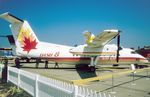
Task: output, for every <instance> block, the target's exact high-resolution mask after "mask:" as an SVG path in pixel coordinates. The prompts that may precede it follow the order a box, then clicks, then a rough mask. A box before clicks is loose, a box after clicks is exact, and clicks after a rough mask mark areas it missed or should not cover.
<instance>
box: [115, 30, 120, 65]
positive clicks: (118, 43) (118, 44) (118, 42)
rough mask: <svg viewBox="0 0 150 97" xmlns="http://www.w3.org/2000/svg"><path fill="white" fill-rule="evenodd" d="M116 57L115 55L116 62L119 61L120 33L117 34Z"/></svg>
mask: <svg viewBox="0 0 150 97" xmlns="http://www.w3.org/2000/svg"><path fill="white" fill-rule="evenodd" d="M117 48H118V49H117V57H116V61H117V63H118V62H119V50H120V33H119V34H118V37H117Z"/></svg>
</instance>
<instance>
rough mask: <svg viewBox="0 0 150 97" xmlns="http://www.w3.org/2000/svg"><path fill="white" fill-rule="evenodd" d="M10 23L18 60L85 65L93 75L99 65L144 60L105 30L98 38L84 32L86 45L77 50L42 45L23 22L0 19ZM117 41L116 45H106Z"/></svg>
mask: <svg viewBox="0 0 150 97" xmlns="http://www.w3.org/2000/svg"><path fill="white" fill-rule="evenodd" d="M0 18H2V19H4V20H6V21H8V22H9V23H10V28H11V31H12V34H13V37H14V39H15V45H16V49H15V50H16V55H17V56H20V57H29V58H40V59H44V60H48V61H53V62H55V63H65V64H87V66H88V69H89V70H90V71H92V72H94V71H95V66H96V65H100V64H138V63H141V62H142V63H143V62H147V60H146V59H145V58H144V57H143V56H141V55H139V54H137V53H136V52H135V51H134V50H132V49H129V48H123V47H121V46H120V31H119V30H104V31H103V32H102V33H99V34H98V35H97V36H94V35H93V34H92V33H91V32H88V31H86V32H84V37H85V39H86V40H85V44H84V45H79V46H77V47H73V46H65V45H58V44H52V43H46V42H41V41H39V39H38V38H37V37H36V35H35V33H34V32H33V30H32V29H31V27H30V25H29V23H28V22H27V21H26V20H22V19H19V18H17V17H15V16H13V15H11V14H10V13H4V14H1V15H0ZM116 37H117V45H114V44H108V43H109V42H110V41H111V40H113V39H114V38H116Z"/></svg>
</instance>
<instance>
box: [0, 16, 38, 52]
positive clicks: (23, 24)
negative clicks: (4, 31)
mask: <svg viewBox="0 0 150 97" xmlns="http://www.w3.org/2000/svg"><path fill="white" fill-rule="evenodd" d="M0 18H2V19H4V20H6V21H8V22H10V23H11V25H10V28H11V31H12V34H13V37H14V39H15V43H16V49H18V50H19V51H20V50H22V51H26V52H27V53H29V52H30V50H32V49H36V45H37V44H38V42H39V40H38V38H37V37H36V35H35V33H34V32H33V30H32V29H31V27H30V25H29V23H28V22H27V21H23V20H21V19H19V18H17V17H15V16H13V15H11V14H10V13H4V14H2V15H0Z"/></svg>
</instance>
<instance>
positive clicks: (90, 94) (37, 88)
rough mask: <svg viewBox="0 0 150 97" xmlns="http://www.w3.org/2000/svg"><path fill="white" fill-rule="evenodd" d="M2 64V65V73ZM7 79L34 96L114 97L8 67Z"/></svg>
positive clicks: (0, 67) (0, 68)
mask: <svg viewBox="0 0 150 97" xmlns="http://www.w3.org/2000/svg"><path fill="white" fill-rule="evenodd" d="M1 70H2V66H1V65H0V73H1ZM7 74H8V75H7V79H8V81H9V82H12V83H13V84H15V85H16V86H18V88H21V89H23V90H25V91H26V92H28V93H29V94H30V95H32V96H34V97H114V96H112V95H110V94H108V93H102V92H99V93H97V91H93V90H90V89H87V88H85V87H80V86H77V85H74V84H72V83H66V82H63V81H59V80H55V79H52V78H46V77H43V76H40V75H37V74H33V73H31V72H27V71H24V70H20V69H17V68H14V67H8V73H7Z"/></svg>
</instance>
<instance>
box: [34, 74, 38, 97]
mask: <svg viewBox="0 0 150 97" xmlns="http://www.w3.org/2000/svg"><path fill="white" fill-rule="evenodd" d="M38 77H39V76H38V75H36V76H35V88H34V97H38V96H39V95H38Z"/></svg>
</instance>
